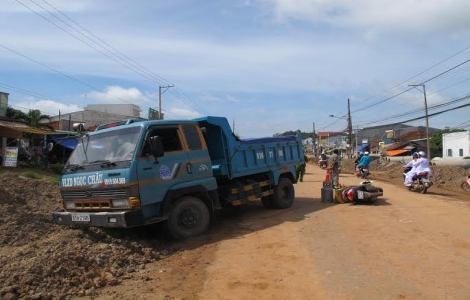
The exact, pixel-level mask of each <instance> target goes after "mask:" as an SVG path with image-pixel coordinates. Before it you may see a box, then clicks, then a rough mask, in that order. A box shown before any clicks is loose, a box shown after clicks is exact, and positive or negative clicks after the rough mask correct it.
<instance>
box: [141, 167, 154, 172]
mask: <svg viewBox="0 0 470 300" xmlns="http://www.w3.org/2000/svg"><path fill="white" fill-rule="evenodd" d="M152 169H153V168H152V167H147V168H143V169H142V170H144V171H147V170H152Z"/></svg>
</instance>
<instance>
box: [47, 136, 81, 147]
mask: <svg viewBox="0 0 470 300" xmlns="http://www.w3.org/2000/svg"><path fill="white" fill-rule="evenodd" d="M52 139H53V140H54V142H56V144H58V145H61V146H63V147H66V148H69V149H75V147H77V144H78V140H77V137H76V136H72V137H59V136H52Z"/></svg>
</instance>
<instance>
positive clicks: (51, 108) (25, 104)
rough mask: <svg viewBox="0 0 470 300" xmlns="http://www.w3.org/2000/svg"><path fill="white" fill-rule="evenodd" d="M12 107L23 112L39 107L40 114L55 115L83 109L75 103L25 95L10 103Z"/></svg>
mask: <svg viewBox="0 0 470 300" xmlns="http://www.w3.org/2000/svg"><path fill="white" fill-rule="evenodd" d="M11 105H12V107H13V108H15V109H19V110H21V111H23V112H28V111H29V110H30V109H39V110H40V111H41V113H42V114H44V115H50V116H56V115H59V112H60V113H61V114H66V113H71V112H75V111H81V110H83V107H79V106H78V105H76V104H64V103H60V102H56V101H53V100H39V101H37V100H36V99H34V98H32V97H27V98H26V99H24V100H21V101H18V102H14V103H12V104H11Z"/></svg>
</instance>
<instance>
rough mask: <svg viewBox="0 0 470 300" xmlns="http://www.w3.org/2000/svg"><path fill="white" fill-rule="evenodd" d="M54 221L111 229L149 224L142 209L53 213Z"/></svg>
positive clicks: (55, 222) (56, 222) (63, 223)
mask: <svg viewBox="0 0 470 300" xmlns="http://www.w3.org/2000/svg"><path fill="white" fill-rule="evenodd" d="M52 221H53V223H54V224H59V225H72V226H85V227H109V228H130V227H137V226H142V225H146V224H148V223H149V222H146V220H145V218H144V216H143V214H142V210H140V209H139V210H130V211H118V212H69V211H55V212H53V213H52ZM152 223H153V222H152Z"/></svg>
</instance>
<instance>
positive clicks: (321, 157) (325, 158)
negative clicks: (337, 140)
mask: <svg viewBox="0 0 470 300" xmlns="http://www.w3.org/2000/svg"><path fill="white" fill-rule="evenodd" d="M320 160H328V157H327V156H326V153H325V151H322V153H321V154H320Z"/></svg>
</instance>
